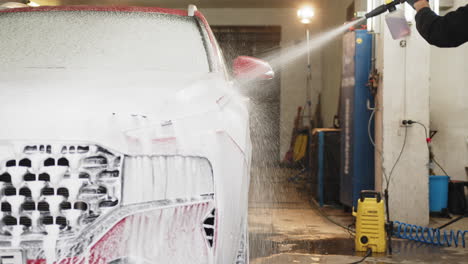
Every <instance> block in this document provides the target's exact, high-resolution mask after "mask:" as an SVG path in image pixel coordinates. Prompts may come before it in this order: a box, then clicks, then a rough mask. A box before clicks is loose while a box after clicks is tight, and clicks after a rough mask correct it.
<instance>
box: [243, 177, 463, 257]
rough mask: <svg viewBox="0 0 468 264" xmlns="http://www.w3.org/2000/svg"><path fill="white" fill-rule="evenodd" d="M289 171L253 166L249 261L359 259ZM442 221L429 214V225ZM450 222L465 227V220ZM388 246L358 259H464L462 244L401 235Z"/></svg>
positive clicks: (335, 214)
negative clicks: (444, 245) (384, 252)
mask: <svg viewBox="0 0 468 264" xmlns="http://www.w3.org/2000/svg"><path fill="white" fill-rule="evenodd" d="M295 173H296V171H293V170H287V169H255V170H254V173H253V178H252V183H251V192H250V199H249V202H250V209H249V214H250V215H249V228H250V256H251V263H252V264H276V263H278V264H279V263H281V264H283V263H307V264H309V263H352V262H355V261H359V260H360V259H362V256H363V255H364V253H362V254H361V253H358V254H356V253H355V252H354V242H353V237H352V236H351V235H350V234H349V233H348V231H347V230H345V229H343V228H340V227H338V226H337V225H335V224H333V223H331V222H330V221H329V220H327V219H326V218H324V217H323V215H321V213H320V211H318V210H317V209H316V207H315V206H312V204H311V203H310V201H309V198H310V196H309V195H308V194H307V192H306V191H305V190H306V185H305V183H290V182H288V181H287V179H288V178H289V177H290V176H292V175H294V174H295ZM322 213H324V214H326V215H327V216H329V218H330V219H332V220H333V221H335V222H338V223H340V224H342V225H344V226H347V225H348V224H350V223H352V222H353V218H352V217H351V216H350V215H349V214H348V213H344V212H343V210H342V209H340V208H333V207H329V208H327V207H326V208H324V209H323V210H322ZM446 221H447V219H434V220H432V221H431V225H435V226H436V225H439V224H440V223H445V222H446ZM453 228H462V229H465V230H468V220H464V221H461V222H459V223H457V224H456V225H453ZM467 239H468V238H467ZM467 242H468V241H467ZM393 247H394V254H393V255H392V256H385V255H379V256H378V255H375V254H374V255H373V256H372V257H370V258H368V259H367V260H366V261H365V262H363V263H468V249H464V248H439V247H433V246H427V245H422V244H420V243H415V242H410V241H404V240H394V242H393Z"/></svg>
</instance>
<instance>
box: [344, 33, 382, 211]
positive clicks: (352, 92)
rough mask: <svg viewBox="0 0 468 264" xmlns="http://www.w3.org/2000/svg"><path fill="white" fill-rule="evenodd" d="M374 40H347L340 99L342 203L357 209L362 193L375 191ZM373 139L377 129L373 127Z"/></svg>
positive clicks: (359, 36)
mask: <svg viewBox="0 0 468 264" xmlns="http://www.w3.org/2000/svg"><path fill="white" fill-rule="evenodd" d="M372 45H373V36H372V34H370V33H369V32H368V31H367V30H356V31H352V32H348V33H346V34H345V35H344V37H343V72H342V84H341V96H340V126H341V172H340V201H341V203H342V204H344V205H346V206H350V207H351V206H354V207H356V203H357V199H358V197H359V193H360V192H361V190H374V147H373V146H372V144H371V142H370V140H369V135H368V122H369V118H370V116H371V113H372V111H371V110H369V109H368V107H367V106H368V103H367V102H369V104H370V106H373V105H374V102H373V95H372V94H371V91H370V89H369V87H367V83H368V80H369V74H370V71H371V67H372V65H371V64H372V63H371V60H372ZM370 131H371V133H372V134H371V135H372V137H373V136H374V135H373V134H374V133H373V131H374V127H373V124H371V129H370Z"/></svg>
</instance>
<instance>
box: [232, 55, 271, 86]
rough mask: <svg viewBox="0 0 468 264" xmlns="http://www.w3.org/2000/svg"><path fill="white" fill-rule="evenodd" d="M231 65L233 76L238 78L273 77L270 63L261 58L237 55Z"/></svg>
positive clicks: (257, 78) (265, 78)
mask: <svg viewBox="0 0 468 264" xmlns="http://www.w3.org/2000/svg"><path fill="white" fill-rule="evenodd" d="M232 66H233V67H232V68H233V71H234V77H235V78H236V79H238V80H271V79H273V78H274V77H275V72H274V71H273V68H272V67H271V66H270V64H269V63H268V62H266V61H263V60H261V59H257V58H253V57H249V56H239V57H237V58H236V59H235V60H234V61H233V65H232Z"/></svg>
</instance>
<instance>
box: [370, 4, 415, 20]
mask: <svg viewBox="0 0 468 264" xmlns="http://www.w3.org/2000/svg"><path fill="white" fill-rule="evenodd" d="M404 2H406V0H393V1H391V0H390V1H387V3H385V4H383V5H381V6H379V7H377V8H375V9H374V10H372V11H370V12H369V13H367V14H366V18H371V17H375V16H378V15H381V14H383V13H385V12H387V11H388V12H393V11H395V10H396V6H397V5H399V4H403V3H404Z"/></svg>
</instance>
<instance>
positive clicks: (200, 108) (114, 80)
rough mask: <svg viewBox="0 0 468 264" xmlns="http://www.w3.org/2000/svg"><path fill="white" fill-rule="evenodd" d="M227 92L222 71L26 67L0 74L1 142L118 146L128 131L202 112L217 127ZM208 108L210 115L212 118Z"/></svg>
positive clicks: (197, 127) (199, 128)
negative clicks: (58, 141)
mask: <svg viewBox="0 0 468 264" xmlns="http://www.w3.org/2000/svg"><path fill="white" fill-rule="evenodd" d="M231 92H232V89H230V88H229V87H227V82H226V81H225V80H224V79H223V78H222V76H220V74H214V73H212V74H207V73H173V72H153V71H151V72H149V71H148V72H144V71H143V72H128V71H125V72H118V71H109V72H105V71H103V72H99V73H96V72H87V71H73V72H70V71H65V70H63V69H30V70H26V71H23V72H21V73H18V72H14V73H13V72H11V73H8V72H2V73H0V98H1V99H0V100H1V103H0V122H1V124H2V129H1V130H0V140H4V139H7V140H13V139H14V140H67V141H68V140H79V141H97V142H104V143H107V144H109V145H112V146H120V147H118V148H119V149H122V148H121V147H122V144H121V143H122V140H125V139H124V138H125V137H128V136H129V135H131V134H132V133H133V131H140V130H142V129H143V130H144V128H147V127H152V126H154V125H155V124H162V123H168V124H172V123H173V122H174V121H175V120H182V119H187V118H188V117H190V116H198V117H201V116H205V121H207V119H210V118H211V119H212V120H211V122H210V123H200V124H199V125H196V126H195V127H193V128H192V129H193V131H194V133H196V131H197V130H207V126H212V127H211V128H209V129H208V130H212V129H217V128H216V127H215V126H216V125H213V123H216V121H215V120H216V112H217V111H219V109H220V101H222V99H225V98H226V97H227V94H230V93H231ZM208 113H212V114H211V115H210V114H208Z"/></svg>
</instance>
